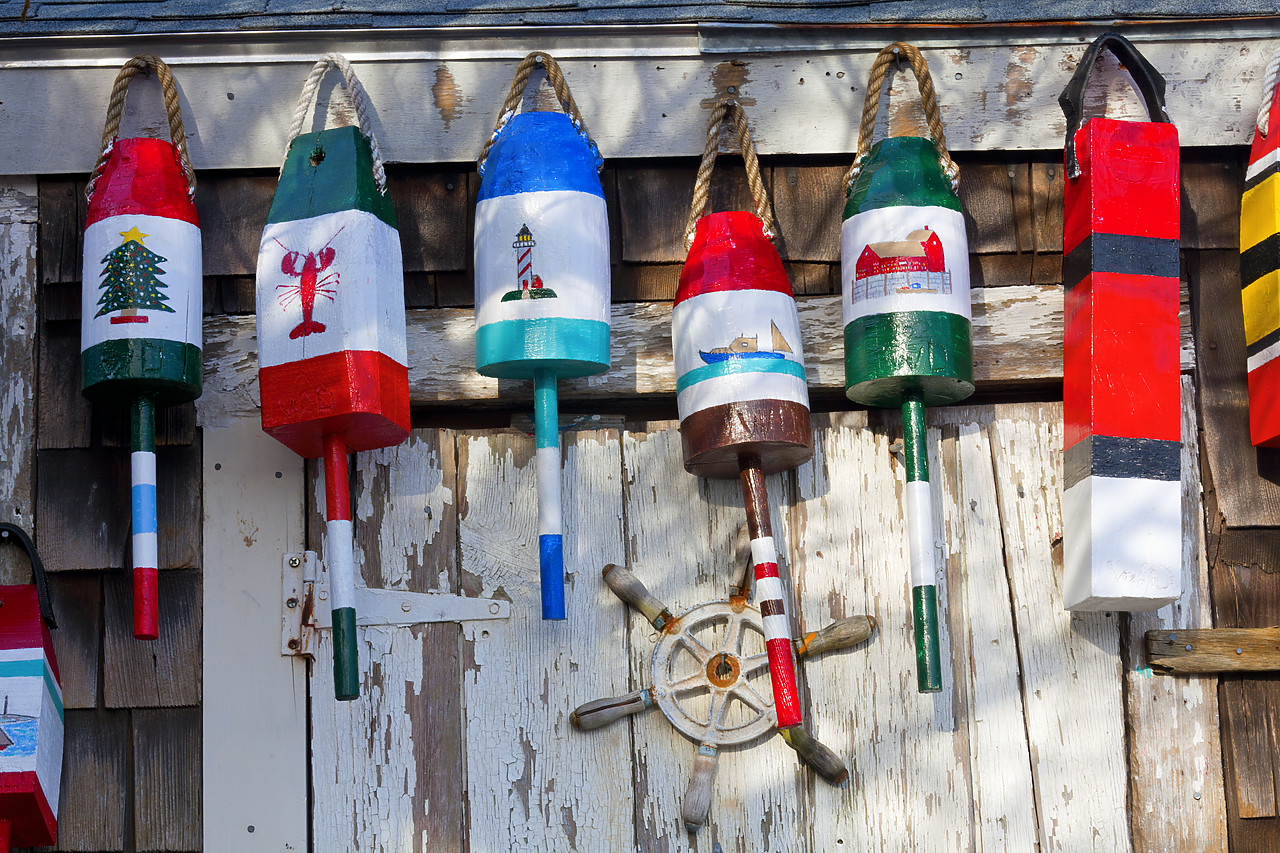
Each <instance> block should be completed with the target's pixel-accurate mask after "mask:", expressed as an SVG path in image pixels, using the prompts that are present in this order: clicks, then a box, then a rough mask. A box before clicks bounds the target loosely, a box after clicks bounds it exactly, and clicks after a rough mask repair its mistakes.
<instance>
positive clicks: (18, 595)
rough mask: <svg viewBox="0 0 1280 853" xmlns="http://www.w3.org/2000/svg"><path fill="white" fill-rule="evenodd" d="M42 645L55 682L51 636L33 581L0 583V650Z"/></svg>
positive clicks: (31, 647)
mask: <svg viewBox="0 0 1280 853" xmlns="http://www.w3.org/2000/svg"><path fill="white" fill-rule="evenodd" d="M39 648H43V649H44V653H45V655H46V656H47V657H48V658H49V668H50V669H52V670H53V676H54V678H57V679H58V681H59V682H61V681H62V676H61V675H59V674H58V660H57V658H55V657H54V656H53V638H52V637H51V636H50V635H49V627H48V626H47V625H45V624H44V619H43V617H41V615H40V600H39V598H37V596H36V588H35V585H34V584H21V585H15V586H0V650H5V651H8V650H9V649H39Z"/></svg>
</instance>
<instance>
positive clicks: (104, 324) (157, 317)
mask: <svg viewBox="0 0 1280 853" xmlns="http://www.w3.org/2000/svg"><path fill="white" fill-rule="evenodd" d="M148 70H149V71H151V72H154V73H155V75H156V77H157V78H158V80H159V82H160V86H161V89H162V90H163V92H164V100H165V108H166V110H167V112H168V117H169V132H170V135H171V137H172V142H166V141H164V140H162V139H151V138H125V139H120V138H118V134H119V130H120V118H121V115H122V113H123V111H124V101H125V95H126V93H127V91H128V87H129V81H130V80H132V79H133V77H134V76H135V75H136V74H138V73H139V72H144V71H148ZM194 192H195V174H194V173H193V172H192V170H191V161H190V158H189V157H188V156H187V146H186V136H185V134H184V132H183V129H182V113H181V110H180V108H179V105H178V90H177V85H176V84H175V82H174V80H173V75H172V73H171V72H170V71H169V67H168V66H167V65H165V64H164V62H163V61H161V60H160V59H157V58H156V57H154V56H138V57H135V58H133V59H131V60H129V61H128V62H126V63H125V65H124V67H123V68H121V69H120V73H119V75H118V76H117V77H116V81H115V86H114V88H113V91H112V95H111V107H110V108H109V110H108V113H107V122H106V127H105V128H104V130H103V133H102V151H101V153H100V155H99V157H98V162H97V164H96V165H95V166H94V169H93V175H92V176H91V178H90V180H89V186H88V190H87V192H86V195H87V196H88V202H89V208H88V214H87V216H86V226H85V233H84V275H83V284H82V288H81V294H82V295H81V305H80V311H81V313H80V318H81V319H80V345H81V356H80V365H81V372H82V390H83V392H84V394H85V396H86V397H89V398H90V399H91V400H93V401H94V402H95V403H103V402H107V401H128V402H129V404H130V438H131V448H132V454H131V457H130V460H131V464H130V467H131V470H132V480H133V487H132V519H133V525H132V533H133V535H132V553H133V634H134V636H135V637H137V638H138V639H140V640H154V639H156V637H157V636H159V630H160V623H159V606H158V600H157V599H158V596H157V584H158V574H157V569H158V567H159V538H158V536H159V524H158V519H157V515H156V455H155V412H156V408H157V407H159V406H166V405H174V404H178V403H185V402H188V401H190V400H194V399H195V398H196V397H199V396H200V386H201V350H200V344H201V325H200V324H201V314H202V313H203V304H202V298H203V297H202V294H203V281H202V276H201V259H200V220H199V217H198V216H197V215H196V208H195V205H194V204H192V201H191V198H192V196H193V194H194Z"/></svg>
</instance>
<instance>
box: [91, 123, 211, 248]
mask: <svg viewBox="0 0 1280 853" xmlns="http://www.w3.org/2000/svg"><path fill="white" fill-rule="evenodd" d="M126 213H135V214H137V213H141V214H144V215H147V216H163V217H166V218H168V219H181V220H183V221H186V222H190V223H191V224H192V225H194V226H196V227H197V228H199V227H200V217H199V216H197V215H196V206H195V205H194V204H192V203H191V199H190V198H189V197H188V196H187V178H186V175H184V174H183V172H182V161H181V159H179V157H178V149H177V148H175V147H174V145H173V143H172V142H166V141H165V140H163V139H152V138H150V137H130V138H128V139H117V140H116V141H115V144H114V145H113V146H112V147H111V153H110V154H109V155H108V156H107V162H106V164H105V165H104V166H103V167H102V175H101V177H99V178H98V182H97V184H95V185H94V188H93V197H92V198H91V199H89V214H88V217H87V218H86V220H85V227H88V226H90V225H92V224H93V223H95V222H97V221H98V220H100V219H106V218H107V217H108V216H120V215H121V214H126Z"/></svg>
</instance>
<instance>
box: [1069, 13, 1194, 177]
mask: <svg viewBox="0 0 1280 853" xmlns="http://www.w3.org/2000/svg"><path fill="white" fill-rule="evenodd" d="M1104 48H1106V49H1108V50H1110V51H1111V53H1112V55H1113V56H1115V58H1116V59H1118V60H1120V65H1121V66H1122V67H1123V68H1124V69H1125V70H1126V71H1128V72H1129V73H1130V74H1131V75H1133V82H1134V83H1136V84H1138V92H1139V93H1140V94H1141V95H1142V99H1143V100H1144V101H1145V102H1146V105H1147V112H1148V113H1149V114H1150V115H1151V120H1152V121H1156V122H1164V123H1168V124H1172V123H1173V122H1172V120H1171V119H1170V118H1169V113H1168V111H1167V110H1166V109H1165V105H1164V77H1162V76H1160V72H1159V71H1157V70H1156V69H1155V66H1153V65H1152V64H1151V63H1150V62H1148V61H1147V58H1146V57H1145V56H1143V55H1142V54H1141V53H1140V52H1139V51H1138V49H1137V48H1136V47H1134V46H1133V42H1131V41H1129V40H1128V39H1127V38H1125V37H1124V36H1122V35H1120V34H1119V33H1103V34H1102V35H1100V36H1098V37H1097V38H1096V39H1095V40H1094V42H1093V44H1091V45H1089V49H1088V50H1086V51H1085V52H1084V56H1082V57H1081V58H1080V65H1079V66H1078V67H1077V68H1076V73H1075V74H1073V75H1071V81H1070V82H1069V83H1067V88H1065V89H1063V90H1062V94H1061V95H1059V96H1058V105H1059V106H1060V107H1062V112H1063V113H1064V114H1065V115H1066V117H1067V145H1066V149H1067V177H1069V178H1076V177H1079V176H1080V163H1079V162H1078V161H1077V160H1076V131H1077V130H1079V129H1080V119H1081V114H1082V113H1083V112H1084V90H1085V87H1086V86H1087V85H1088V83H1089V75H1090V74H1092V73H1093V66H1094V64H1095V63H1096V62H1097V61H1098V56H1099V55H1100V54H1101V53H1102V51H1103V49H1104Z"/></svg>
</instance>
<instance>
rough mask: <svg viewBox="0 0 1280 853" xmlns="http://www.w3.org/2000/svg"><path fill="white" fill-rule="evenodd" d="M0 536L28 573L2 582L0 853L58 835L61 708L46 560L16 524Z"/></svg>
mask: <svg viewBox="0 0 1280 853" xmlns="http://www.w3.org/2000/svg"><path fill="white" fill-rule="evenodd" d="M0 542H9V543H14V544H16V545H18V546H20V547H21V548H22V549H23V550H24V551H26V553H27V557H28V558H29V559H30V560H31V571H32V574H33V575H34V583H31V584H21V585H8V586H0V853H8V851H9V850H10V848H13V847H23V848H26V847H46V846H50V845H53V844H54V843H55V842H56V841H57V838H58V798H59V795H60V787H61V783H62V744H63V707H62V683H61V678H60V676H59V674H58V660H57V658H56V657H55V655H54V653H53V638H52V637H51V636H50V634H49V629H50V628H56V627H58V626H57V622H56V621H55V620H54V616H53V605H52V602H51V601H50V599H49V586H48V582H47V581H46V579H45V574H44V564H43V563H42V562H41V561H40V556H39V554H37V553H36V549H35V546H34V545H33V544H32V542H31V537H29V536H28V535H27V533H26V531H24V530H22V529H21V528H19V527H17V526H16V525H13V524H9V523H0Z"/></svg>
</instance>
